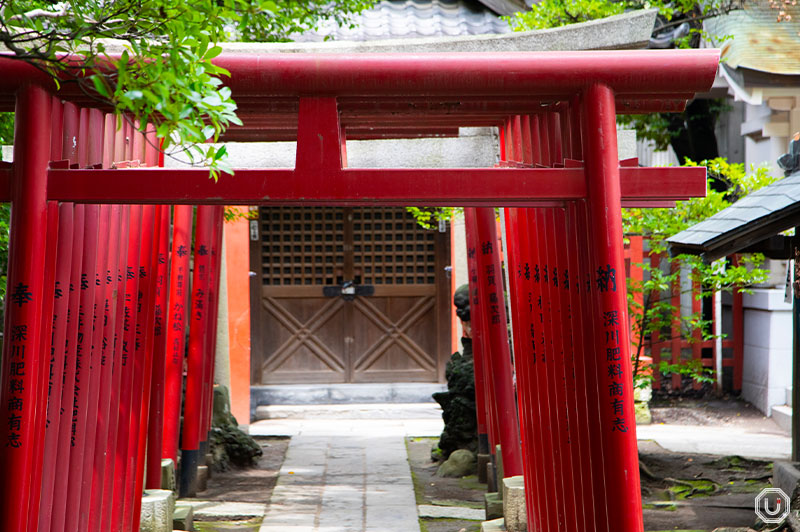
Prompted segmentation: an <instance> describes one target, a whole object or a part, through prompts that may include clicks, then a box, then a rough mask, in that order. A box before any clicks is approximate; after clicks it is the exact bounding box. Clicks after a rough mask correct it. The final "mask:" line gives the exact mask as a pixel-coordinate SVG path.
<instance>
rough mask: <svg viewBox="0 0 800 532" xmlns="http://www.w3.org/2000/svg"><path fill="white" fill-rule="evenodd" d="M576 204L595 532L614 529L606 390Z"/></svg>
mask: <svg viewBox="0 0 800 532" xmlns="http://www.w3.org/2000/svg"><path fill="white" fill-rule="evenodd" d="M575 205H576V218H577V223H576V229H575V234H576V235H577V236H578V239H577V240H576V241H578V242H582V245H579V246H578V263H579V267H580V270H579V274H578V280H579V282H580V286H581V291H580V296H581V309H582V312H583V315H582V322H583V324H584V331H585V334H584V346H585V348H584V353H583V357H584V358H583V363H582V364H581V365H580V366H579V367H581V368H583V373H584V382H585V383H586V397H587V401H586V404H587V407H588V408H587V414H588V415H587V421H588V428H589V440H590V441H591V442H592V446H591V448H590V449H591V461H592V488H593V490H592V500H593V501H594V526H595V529H596V530H597V531H598V532H605V531H609V532H611V531H612V530H614V528H612V527H611V526H610V524H609V521H608V503H607V499H608V497H609V493H608V491H607V489H606V485H605V480H604V471H605V446H606V443H605V442H604V439H603V426H602V424H601V421H600V409H601V406H602V405H601V404H600V401H599V400H600V399H601V398H604V397H606V395H605V394H606V393H607V389H605V388H603V387H601V385H600V379H599V375H600V371H601V369H602V370H605V369H606V368H604V367H603V368H601V366H602V365H603V364H602V362H603V359H602V358H601V357H598V356H597V355H596V353H595V345H596V342H597V340H596V339H597V338H598V337H599V333H600V331H599V329H598V324H597V323H596V320H595V319H594V304H595V302H594V294H593V292H592V288H593V286H594V284H593V280H594V277H593V276H594V270H593V269H592V264H591V257H592V253H591V249H590V248H589V233H590V230H591V227H590V225H589V214H588V206H587V204H586V202H583V201H581V202H575Z"/></svg>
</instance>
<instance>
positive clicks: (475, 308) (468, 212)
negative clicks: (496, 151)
mask: <svg viewBox="0 0 800 532" xmlns="http://www.w3.org/2000/svg"><path fill="white" fill-rule="evenodd" d="M464 227H465V234H466V239H467V262H468V265H469V291H470V301H469V308H470V323H471V326H472V335H473V343H472V345H473V349H475V348H478V349H479V351H477V352H476V353H479V354H480V357H479V358H478V359H476V360H478V361H479V362H476V363H475V368H476V371H479V372H480V375H478V374H477V373H476V386H477V385H478V381H477V379H478V378H479V377H480V378H481V380H482V385H483V386H482V388H483V405H484V411H485V415H486V435H487V437H488V438H487V439H488V443H489V449H488V451H487V452H488V453H489V454H490V455H494V454H495V446H496V445H497V444H498V443H500V439H499V436H498V432H499V429H498V423H497V414H496V406H495V400H494V391H493V386H492V374H491V372H490V370H489V366H490V362H489V361H490V358H489V357H490V354H489V349H490V347H489V343H488V340H487V332H486V323H485V316H484V311H483V307H482V305H484V300H483V298H481V297H480V294H479V289H478V284H479V282H480V281H479V277H480V268H479V265H478V250H479V249H480V242H479V240H478V228H477V221H476V215H475V209H474V208H465V209H464ZM476 393H477V388H476Z"/></svg>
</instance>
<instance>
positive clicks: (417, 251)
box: [353, 207, 436, 285]
mask: <svg viewBox="0 0 800 532" xmlns="http://www.w3.org/2000/svg"><path fill="white" fill-rule="evenodd" d="M433 238H434V233H433V232H432V231H428V230H425V229H423V228H422V227H420V226H419V224H417V223H416V222H415V221H414V218H413V217H412V216H411V215H410V214H408V212H406V210H405V209H403V208H397V207H369V208H361V209H354V210H353V265H354V274H355V275H354V276H355V278H356V282H358V278H359V276H360V277H361V278H362V280H361V282H362V283H363V284H374V285H385V284H400V285H408V284H434V282H435V273H436V268H435V261H436V258H435V252H434V240H433Z"/></svg>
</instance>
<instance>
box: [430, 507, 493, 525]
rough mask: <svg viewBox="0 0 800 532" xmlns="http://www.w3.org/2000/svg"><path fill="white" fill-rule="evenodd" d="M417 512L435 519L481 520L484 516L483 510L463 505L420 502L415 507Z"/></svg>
mask: <svg viewBox="0 0 800 532" xmlns="http://www.w3.org/2000/svg"><path fill="white" fill-rule="evenodd" d="M417 512H418V513H419V516H420V517H433V518H437V519H470V520H473V521H483V520H484V519H485V518H486V512H485V510H479V509H477V508H465V507H463V506H434V505H431V504H420V505H419V506H418V507H417Z"/></svg>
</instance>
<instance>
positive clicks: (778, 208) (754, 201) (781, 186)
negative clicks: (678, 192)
mask: <svg viewBox="0 0 800 532" xmlns="http://www.w3.org/2000/svg"><path fill="white" fill-rule="evenodd" d="M798 225H800V173H796V174H793V175H790V176H788V177H785V178H784V179H781V180H779V181H776V182H775V183H772V184H771V185H769V186H766V187H764V188H762V189H759V190H757V191H755V192H753V193H751V194H749V195H747V196H746V197H744V198H742V199H740V200H739V201H737V202H736V203H734V204H733V205H731V206H730V207H727V208H726V209H723V210H721V211H720V212H718V213H716V214H715V215H713V216H711V217H709V218H707V219H706V220H703V221H702V222H700V223H697V224H695V225H693V226H691V227H689V228H687V229H685V230H684V231H682V232H680V233H678V234H677V235H674V236H672V237H670V238H669V239H667V242H669V245H670V252H671V253H672V254H679V253H688V254H692V255H700V256H701V257H702V258H703V259H704V260H705V261H709V262H710V261H713V260H716V259H719V258H721V257H725V256H727V255H730V254H733V253H738V252H740V251H743V250H746V249H748V248H750V247H752V246H754V245H755V244H758V243H759V242H762V241H764V240H765V239H768V238H770V237H773V236H774V235H776V234H778V233H780V232H782V231H785V230H787V229H790V228H793V227H796V226H798Z"/></svg>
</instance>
